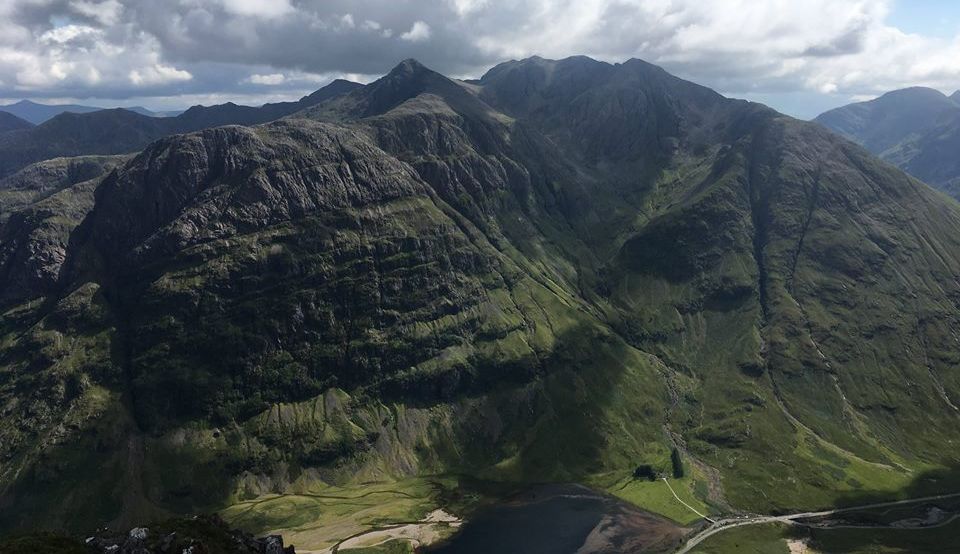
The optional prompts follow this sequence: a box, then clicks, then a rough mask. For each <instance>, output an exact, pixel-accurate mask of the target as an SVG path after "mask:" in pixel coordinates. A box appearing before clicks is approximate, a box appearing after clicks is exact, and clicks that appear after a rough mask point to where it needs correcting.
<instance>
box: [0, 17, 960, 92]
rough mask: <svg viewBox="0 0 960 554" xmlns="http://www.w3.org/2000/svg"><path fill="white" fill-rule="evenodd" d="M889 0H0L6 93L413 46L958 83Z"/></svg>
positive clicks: (762, 88) (952, 69) (807, 88)
mask: <svg viewBox="0 0 960 554" xmlns="http://www.w3.org/2000/svg"><path fill="white" fill-rule="evenodd" d="M889 3H890V2H889V0H857V1H854V2H843V3H839V2H833V1H831V0H808V1H807V2H803V3H799V2H784V1H779V0H768V1H765V2H756V1H753V0H724V1H718V0H713V1H709V0H707V1H705V0H359V1H358V0H151V1H147V0H0V98H18V97H33V98H52V97H70V98H85V97H94V98H101V99H116V100H118V101H120V100H124V99H136V98H152V99H158V98H166V100H164V102H165V103H167V104H170V103H173V102H176V100H175V99H177V98H179V99H181V101H182V103H186V101H187V100H189V101H193V100H197V99H200V100H203V99H209V100H210V101H216V100H217V99H221V98H238V99H243V98H247V99H251V100H252V99H257V100H263V99H277V98H288V97H295V96H297V95H299V94H301V93H304V92H307V91H309V90H313V89H315V88H318V87H319V86H321V85H322V84H323V83H324V82H325V81H329V80H330V79H333V78H335V77H341V76H348V77H353V78H356V79H360V80H365V79H369V78H372V77H373V76H375V75H379V74H382V73H384V72H386V71H388V70H389V69H390V67H392V66H393V65H394V64H395V63H396V62H397V61H398V60H400V59H403V58H407V57H415V58H418V59H420V60H421V61H423V62H424V63H426V64H427V65H429V66H431V67H433V68H435V69H437V70H439V71H442V72H444V73H447V74H452V75H478V74H479V73H482V71H483V70H485V69H486V68H488V67H489V66H491V65H493V64H494V63H497V62H499V61H502V60H505V59H510V58H520V57H525V56H529V55H533V54H539V55H543V56H547V57H563V56H568V55H574V54H586V55H591V56H594V57H597V58H600V59H605V60H609V61H622V60H625V59H627V58H630V57H641V58H644V59H646V60H648V61H651V62H654V63H658V64H660V65H663V66H665V67H666V68H667V69H668V70H670V71H673V72H675V73H677V74H679V75H681V76H683V77H686V78H689V79H692V80H695V81H698V82H702V83H704V84H707V85H709V86H712V87H714V88H717V89H718V90H721V91H723V92H728V93H734V94H738V93H739V94H766V95H769V94H778V93H792V94H796V93H798V92H811V93H817V94H821V93H822V94H845V95H848V96H849V95H853V94H869V93H875V92H879V91H882V90H886V89H890V88H896V87H898V86H906V85H913V84H926V85H931V86H937V87H940V88H945V89H949V88H956V85H957V83H960V61H958V60H960V51H958V48H960V47H958V46H957V44H960V43H957V42H954V43H950V42H947V41H942V40H939V39H934V38H928V37H921V36H916V35H906V34H904V33H901V32H899V31H897V30H896V29H894V28H892V27H890V26H889V25H887V24H886V23H885V18H886V14H887V11H888V7H889V6H888V4H889ZM918 60H922V63H918Z"/></svg>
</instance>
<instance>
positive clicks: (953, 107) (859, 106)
mask: <svg viewBox="0 0 960 554" xmlns="http://www.w3.org/2000/svg"><path fill="white" fill-rule="evenodd" d="M815 121H816V122H818V123H820V124H821V125H824V126H826V127H827V128H829V129H832V130H834V131H836V132H838V133H840V134H841V135H843V136H844V137H846V138H848V139H850V140H853V141H854V142H857V143H858V144H861V145H863V146H864V147H865V148H866V149H867V150H869V151H870V152H872V153H874V154H876V155H878V156H879V157H881V158H883V159H884V160H887V161H889V162H891V163H893V164H895V165H897V166H898V167H900V168H901V169H903V170H904V171H906V172H907V173H910V174H911V175H913V176H915V177H917V178H918V179H921V180H923V181H924V182H926V183H929V184H930V185H932V186H934V187H935V188H938V189H940V190H943V191H944V192H946V193H947V194H949V195H951V196H953V197H955V198H960V161H958V159H957V156H956V152H958V148H960V91H957V92H955V93H954V94H953V95H952V96H946V95H945V94H943V93H942V92H940V91H938V90H934V89H929V88H923V87H914V88H908V89H903V90H897V91H893V92H889V93H887V94H884V95H883V96H880V97H879V98H876V99H874V100H870V101H868V102H859V103H856V104H850V105H848V106H844V107H841V108H836V109H834V110H830V111H828V112H826V113H824V114H821V115H820V116H818V117H817V118H816V119H815Z"/></svg>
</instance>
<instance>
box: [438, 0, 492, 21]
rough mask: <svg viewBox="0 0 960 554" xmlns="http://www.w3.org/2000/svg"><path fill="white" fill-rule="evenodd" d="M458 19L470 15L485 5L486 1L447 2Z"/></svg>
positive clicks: (450, 0) (461, 0) (457, 0)
mask: <svg viewBox="0 0 960 554" xmlns="http://www.w3.org/2000/svg"><path fill="white" fill-rule="evenodd" d="M447 2H448V3H449V4H450V6H451V7H453V11H455V12H457V15H459V16H460V17H463V16H466V15H470V14H471V13H473V12H475V11H477V10H479V9H480V8H482V7H484V6H486V5H487V3H488V0H447Z"/></svg>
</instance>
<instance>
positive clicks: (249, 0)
mask: <svg viewBox="0 0 960 554" xmlns="http://www.w3.org/2000/svg"><path fill="white" fill-rule="evenodd" d="M220 2H221V3H222V4H223V8H224V9H225V10H227V11H228V12H230V13H233V14H236V15H242V16H249V17H259V18H264V19H273V18H276V17H281V16H284V15H288V14H290V13H292V12H293V11H294V9H293V6H291V5H290V0H220Z"/></svg>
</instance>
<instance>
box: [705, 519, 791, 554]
mask: <svg viewBox="0 0 960 554" xmlns="http://www.w3.org/2000/svg"><path fill="white" fill-rule="evenodd" d="M789 537H790V532H789V530H788V529H787V528H786V527H784V526H782V525H774V524H770V525H749V526H745V527H735V528H733V529H729V530H726V531H723V532H720V533H717V534H716V535H714V536H712V537H710V538H709V539H707V540H705V541H704V542H702V543H700V544H699V545H697V547H696V548H694V549H693V550H691V551H690V552H691V554H790V549H789V547H788V545H787V541H788V540H792V539H790V538H789Z"/></svg>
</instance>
